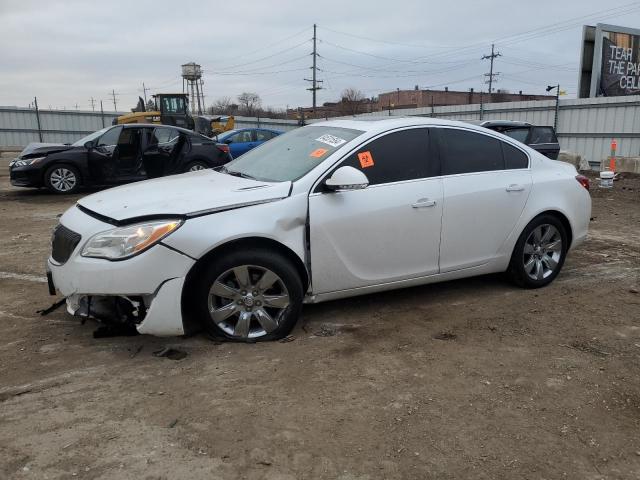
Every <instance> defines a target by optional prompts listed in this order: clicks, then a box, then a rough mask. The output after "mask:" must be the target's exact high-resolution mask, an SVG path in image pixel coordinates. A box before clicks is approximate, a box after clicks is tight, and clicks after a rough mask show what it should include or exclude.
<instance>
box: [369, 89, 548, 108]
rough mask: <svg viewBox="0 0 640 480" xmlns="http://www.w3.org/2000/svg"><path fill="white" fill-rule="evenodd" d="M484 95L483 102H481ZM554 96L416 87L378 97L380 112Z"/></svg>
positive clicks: (544, 98)
mask: <svg viewBox="0 0 640 480" xmlns="http://www.w3.org/2000/svg"><path fill="white" fill-rule="evenodd" d="M480 95H482V101H481V100H480ZM554 98H555V96H554V95H529V94H526V93H522V90H521V91H520V92H519V93H507V92H501V91H497V92H494V93H492V94H491V99H489V94H488V93H486V92H485V93H482V94H481V93H480V92H476V91H474V90H473V88H471V89H470V90H468V91H454V90H449V89H448V88H445V89H444V90H419V89H418V87H417V86H416V88H415V89H413V90H400V89H397V90H395V91H392V92H385V93H381V94H380V95H378V111H380V110H387V109H398V108H418V107H430V106H431V105H433V106H434V107H441V106H445V105H469V104H472V103H482V102H484V103H499V102H520V101H527V100H550V99H554Z"/></svg>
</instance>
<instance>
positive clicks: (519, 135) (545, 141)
mask: <svg viewBox="0 0 640 480" xmlns="http://www.w3.org/2000/svg"><path fill="white" fill-rule="evenodd" d="M479 125H480V126H482V127H485V128H488V129H489V130H495V131H496V132H500V133H504V134H505V135H507V136H509V137H511V138H513V139H515V140H518V141H519V142H522V143H524V144H525V145H528V146H530V147H531V148H533V149H534V150H536V151H538V152H540V153H541V154H543V155H544V156H546V157H549V158H550V159H552V160H557V159H558V154H559V153H560V144H559V143H558V137H557V136H556V131H555V130H554V128H553V127H540V126H538V125H532V124H530V123H527V122H514V121H509V120H487V121H484V122H480V124H479Z"/></svg>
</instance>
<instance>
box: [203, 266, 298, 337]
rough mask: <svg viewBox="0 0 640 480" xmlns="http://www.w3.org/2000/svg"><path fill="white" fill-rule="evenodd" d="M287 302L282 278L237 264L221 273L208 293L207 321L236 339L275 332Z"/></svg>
mask: <svg viewBox="0 0 640 480" xmlns="http://www.w3.org/2000/svg"><path fill="white" fill-rule="evenodd" d="M290 303H291V300H290V298H289V292H288V290H287V287H286V286H285V284H284V282H283V281H282V279H281V278H280V277H279V276H278V275H277V274H276V273H274V272H272V271H271V270H269V269H267V268H264V267H259V266H257V265H240V266H237V267H234V268H231V269H229V270H227V271H226V272H223V273H222V274H221V275H220V276H219V277H218V278H217V279H216V280H215V281H214V282H213V285H212V286H211V289H210V290H209V315H210V316H211V320H212V321H213V322H214V323H215V324H216V325H217V326H218V328H219V329H220V330H222V331H223V332H224V333H226V334H227V335H230V336H232V337H234V338H237V339H239V340H246V339H252V338H258V337H263V336H265V335H267V334H270V333H272V332H274V331H276V330H277V329H278V327H279V326H280V323H281V321H282V317H283V314H284V313H285V311H286V309H287V307H288V306H289V304H290Z"/></svg>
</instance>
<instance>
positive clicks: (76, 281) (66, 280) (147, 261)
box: [47, 208, 195, 336]
mask: <svg viewBox="0 0 640 480" xmlns="http://www.w3.org/2000/svg"><path fill="white" fill-rule="evenodd" d="M60 222H61V223H62V224H63V225H64V226H65V227H67V228H68V229H70V230H73V231H75V232H82V240H81V241H80V243H79V244H78V245H77V246H76V247H75V249H74V251H73V253H72V254H71V256H70V257H69V259H68V260H67V261H66V262H65V263H64V264H58V263H57V262H55V261H54V260H53V258H51V257H50V258H49V259H48V261H47V270H48V272H50V278H51V281H52V284H53V286H54V288H55V290H56V291H57V292H59V293H61V294H62V295H64V296H65V297H66V300H67V310H68V312H69V313H71V314H72V315H77V316H81V317H92V318H96V319H98V320H100V321H102V322H104V323H111V324H113V323H117V324H123V323H124V324H130V325H134V326H135V327H136V329H137V330H138V332H140V333H145V334H150V335H158V336H175V335H183V334H184V333H185V327H184V323H183V316H182V288H183V285H184V280H185V277H186V275H187V273H188V272H189V270H190V269H191V267H192V266H193V265H194V263H195V261H194V260H193V259H192V258H191V257H189V256H187V255H184V254H182V253H180V252H178V251H177V250H175V249H172V248H167V247H165V246H164V245H162V244H161V243H160V244H156V245H154V246H153V247H151V248H150V249H149V250H147V251H145V252H143V253H141V254H140V255H136V256H135V257H131V258H128V259H126V260H120V261H110V260H105V259H100V258H87V257H83V256H81V255H80V252H81V251H82V248H83V246H84V243H85V242H86V241H87V240H88V239H89V238H91V236H93V235H94V234H96V233H98V232H101V231H106V230H109V229H110V228H113V227H112V226H111V225H109V224H107V223H104V222H102V221H100V220H98V219H96V218H93V217H91V216H89V215H87V214H85V213H84V212H82V211H80V210H79V209H78V208H72V209H70V210H68V211H67V212H66V213H65V214H64V216H63V217H62V218H61V219H60ZM48 276H49V274H48Z"/></svg>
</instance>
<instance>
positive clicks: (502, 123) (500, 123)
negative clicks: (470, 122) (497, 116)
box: [480, 120, 533, 127]
mask: <svg viewBox="0 0 640 480" xmlns="http://www.w3.org/2000/svg"><path fill="white" fill-rule="evenodd" d="M480 126H482V127H532V126H533V125H532V124H531V123H529V122H518V121H516V120H485V121H484V122H481V123H480Z"/></svg>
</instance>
